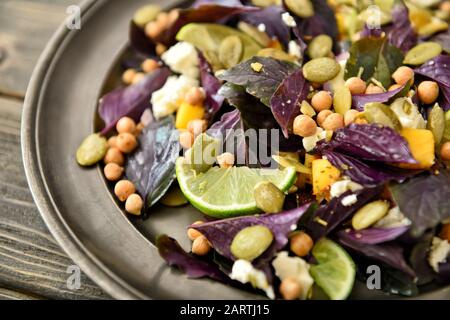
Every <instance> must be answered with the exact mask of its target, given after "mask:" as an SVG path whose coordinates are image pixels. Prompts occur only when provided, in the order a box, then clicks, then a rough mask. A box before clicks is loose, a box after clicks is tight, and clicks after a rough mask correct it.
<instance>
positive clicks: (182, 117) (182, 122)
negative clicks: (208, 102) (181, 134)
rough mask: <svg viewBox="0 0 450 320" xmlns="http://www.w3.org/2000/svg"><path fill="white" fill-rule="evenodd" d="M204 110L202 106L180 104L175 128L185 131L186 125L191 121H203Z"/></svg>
mask: <svg viewBox="0 0 450 320" xmlns="http://www.w3.org/2000/svg"><path fill="white" fill-rule="evenodd" d="M204 115H205V108H204V107H203V106H202V105H192V104H189V103H187V102H182V103H181V105H180V107H179V108H178V112H177V116H176V120H175V127H176V128H177V129H187V125H188V123H189V122H190V121H192V120H198V119H203V116H204Z"/></svg>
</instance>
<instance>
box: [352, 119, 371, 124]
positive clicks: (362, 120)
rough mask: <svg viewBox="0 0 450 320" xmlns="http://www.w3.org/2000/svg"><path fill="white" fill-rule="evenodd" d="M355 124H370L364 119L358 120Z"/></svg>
mask: <svg viewBox="0 0 450 320" xmlns="http://www.w3.org/2000/svg"><path fill="white" fill-rule="evenodd" d="M355 123H356V124H369V122H367V120H366V119H364V118H356V119H355Z"/></svg>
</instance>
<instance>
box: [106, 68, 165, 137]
mask: <svg viewBox="0 0 450 320" xmlns="http://www.w3.org/2000/svg"><path fill="white" fill-rule="evenodd" d="M169 75H170V70H169V69H168V68H160V69H157V70H155V71H153V72H152V73H150V74H148V75H147V76H145V78H144V79H143V80H141V81H139V82H138V83H136V84H133V85H130V86H128V87H122V88H118V89H115V90H113V91H111V92H109V93H107V94H106V95H104V96H103V97H102V98H101V99H100V106H99V107H98V113H99V115H100V117H101V118H102V119H103V121H104V122H105V127H104V128H103V130H102V132H101V133H102V134H106V133H108V132H109V131H110V130H111V129H113V128H114V126H115V125H116V123H117V121H118V120H119V119H120V118H122V117H125V116H128V117H131V118H133V119H134V120H135V121H139V118H140V117H141V115H142V113H143V112H144V111H145V109H147V108H150V97H151V96H152V94H153V92H155V91H156V90H158V89H160V88H161V87H162V86H163V85H164V83H165V82H166V80H167V78H168V77H169Z"/></svg>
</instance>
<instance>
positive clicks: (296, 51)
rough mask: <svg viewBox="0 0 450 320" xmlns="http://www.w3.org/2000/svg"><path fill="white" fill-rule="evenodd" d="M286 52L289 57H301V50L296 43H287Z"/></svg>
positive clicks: (292, 41)
mask: <svg viewBox="0 0 450 320" xmlns="http://www.w3.org/2000/svg"><path fill="white" fill-rule="evenodd" d="M288 52H289V54H290V55H291V56H294V57H296V58H301V57H302V49H301V48H300V46H299V45H298V43H297V42H296V41H294V40H291V41H289V48H288Z"/></svg>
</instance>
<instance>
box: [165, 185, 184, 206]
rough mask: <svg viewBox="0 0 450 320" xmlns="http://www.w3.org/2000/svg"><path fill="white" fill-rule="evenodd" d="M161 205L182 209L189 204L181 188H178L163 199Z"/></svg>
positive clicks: (172, 189)
mask: <svg viewBox="0 0 450 320" xmlns="http://www.w3.org/2000/svg"><path fill="white" fill-rule="evenodd" d="M161 203H162V204H163V205H165V206H168V207H180V206H183V205H185V204H187V203H188V201H187V199H186V198H185V196H184V195H183V192H181V190H180V188H179V187H178V186H176V187H173V188H171V189H170V190H169V191H168V192H167V193H166V194H165V195H164V197H162V198H161Z"/></svg>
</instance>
